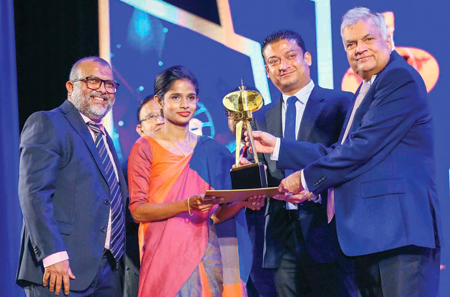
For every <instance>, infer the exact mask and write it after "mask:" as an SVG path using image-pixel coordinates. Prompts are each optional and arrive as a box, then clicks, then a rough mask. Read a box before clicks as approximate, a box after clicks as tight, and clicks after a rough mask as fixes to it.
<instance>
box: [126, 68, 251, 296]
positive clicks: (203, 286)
mask: <svg viewBox="0 0 450 297" xmlns="http://www.w3.org/2000/svg"><path fill="white" fill-rule="evenodd" d="M197 95H198V83H197V79H196V78H195V76H194V75H193V74H192V73H190V72H189V71H188V70H187V69H185V68H184V67H182V66H174V67H171V68H169V69H167V70H165V71H163V72H162V73H160V74H159V75H158V76H157V78H156V81H155V99H156V102H157V103H158V105H159V106H160V108H161V109H162V112H163V116H164V118H165V122H166V124H165V126H164V128H163V129H161V130H160V131H158V132H155V133H154V134H153V135H152V136H151V137H150V136H144V137H141V138H140V139H138V140H137V141H136V143H135V145H134V147H133V149H132V151H131V153H130V157H129V161H128V171H129V174H128V175H129V176H128V177H129V188H130V211H131V213H132V215H133V218H134V219H135V220H136V221H138V222H140V223H141V224H140V227H139V244H140V250H141V273H140V280H139V296H164V297H168V296H222V294H223V293H224V295H228V296H245V295H246V294H245V290H244V289H242V288H241V283H240V282H241V278H243V279H244V281H245V277H242V275H241V276H240V275H239V274H245V273H246V270H249V269H248V267H247V268H246V269H243V268H244V266H245V265H242V264H241V265H239V264H238V258H239V256H238V252H237V246H236V249H235V250H233V249H231V254H233V253H234V256H235V259H234V262H235V264H236V265H234V263H232V262H233V259H231V260H230V257H228V258H227V260H226V263H225V266H226V267H225V269H223V268H222V258H221V253H220V248H219V244H218V239H217V235H216V234H215V231H214V227H213V226H212V225H211V224H210V222H211V219H210V217H211V216H212V215H213V213H214V211H215V210H216V209H217V204H218V203H219V202H220V201H221V199H219V198H214V199H205V198H204V197H203V196H202V195H201V194H203V193H205V191H206V190H209V189H227V188H230V180H229V170H230V168H231V166H232V164H233V158H232V157H231V155H230V153H229V152H228V150H227V149H226V148H225V147H223V146H221V145H220V144H218V143H217V142H216V141H214V140H212V139H210V138H208V137H203V136H196V135H195V134H193V133H190V132H189V126H188V124H189V120H190V119H191V118H192V116H193V115H194V112H195V109H196V104H197V100H198V97H197ZM239 215H243V213H242V212H241V213H239V214H238V216H239ZM244 223H245V218H244ZM238 225H239V224H236V226H238ZM240 227H241V228H239V227H237V228H236V229H241V231H239V230H231V231H232V232H234V233H235V234H236V233H239V232H241V233H242V230H243V229H245V228H246V225H245V226H244V225H242V226H240ZM225 242H231V241H229V240H225ZM242 244H243V242H240V245H242ZM250 249H251V248H248V250H250ZM224 250H226V251H227V254H228V255H229V254H230V249H229V248H228V247H227V248H226V249H224ZM239 254H242V251H240V252H239ZM241 256H242V255H241ZM247 257H248V258H249V260H250V262H251V254H250V255H247ZM230 264H231V266H232V268H234V269H229V268H230V267H229V266H230ZM233 265H234V266H233ZM241 266H242V267H241ZM224 270H225V275H226V276H227V275H228V279H229V280H231V281H228V283H227V282H226V283H225V290H224V279H223V275H224ZM227 271H228V273H227ZM242 271H244V273H242ZM230 272H233V273H234V274H235V275H231V274H230ZM236 275H237V279H236ZM224 291H225V292H224Z"/></svg>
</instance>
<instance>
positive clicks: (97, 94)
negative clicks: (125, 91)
mask: <svg viewBox="0 0 450 297" xmlns="http://www.w3.org/2000/svg"><path fill="white" fill-rule="evenodd" d="M89 96H91V97H99V98H103V99H105V100H111V97H109V95H107V94H102V93H100V92H95V91H94V92H91V93H89Z"/></svg>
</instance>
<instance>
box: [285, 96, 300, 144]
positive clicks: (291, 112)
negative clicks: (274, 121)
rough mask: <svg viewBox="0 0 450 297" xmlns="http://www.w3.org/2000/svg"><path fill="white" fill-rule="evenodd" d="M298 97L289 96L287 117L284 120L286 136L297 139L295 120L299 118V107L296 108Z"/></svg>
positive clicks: (286, 137)
mask: <svg viewBox="0 0 450 297" xmlns="http://www.w3.org/2000/svg"><path fill="white" fill-rule="evenodd" d="M297 100H298V99H297V97H295V96H292V97H289V98H288V99H287V100H286V102H287V106H286V117H285V121H284V138H285V139H288V140H297V137H296V135H295V120H296V119H297V109H296V108H295V102H297Z"/></svg>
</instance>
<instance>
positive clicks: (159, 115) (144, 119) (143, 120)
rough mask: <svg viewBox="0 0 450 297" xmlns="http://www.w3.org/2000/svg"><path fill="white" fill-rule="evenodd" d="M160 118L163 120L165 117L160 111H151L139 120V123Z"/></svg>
mask: <svg viewBox="0 0 450 297" xmlns="http://www.w3.org/2000/svg"><path fill="white" fill-rule="evenodd" d="M152 116H155V117H154V118H153V117H152ZM158 118H159V119H160V120H163V119H164V117H163V116H162V114H160V113H149V114H148V115H147V116H146V117H145V118H143V119H142V120H140V121H139V125H140V124H141V123H142V122H145V121H148V120H150V119H154V120H156V119H158Z"/></svg>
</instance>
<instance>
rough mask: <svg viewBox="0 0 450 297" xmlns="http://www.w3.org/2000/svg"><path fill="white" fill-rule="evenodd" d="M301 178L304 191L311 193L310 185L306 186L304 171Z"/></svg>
mask: <svg viewBox="0 0 450 297" xmlns="http://www.w3.org/2000/svg"><path fill="white" fill-rule="evenodd" d="M300 176H301V182H302V186H303V189H305V191H306V192H309V190H308V185H307V184H306V180H305V174H304V173H303V170H302V171H300Z"/></svg>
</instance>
